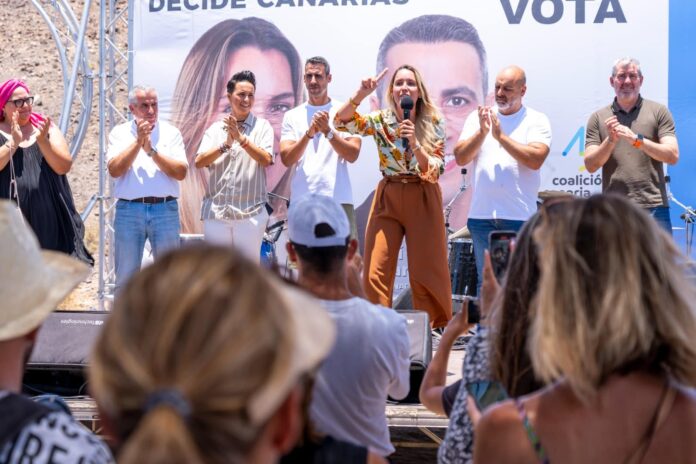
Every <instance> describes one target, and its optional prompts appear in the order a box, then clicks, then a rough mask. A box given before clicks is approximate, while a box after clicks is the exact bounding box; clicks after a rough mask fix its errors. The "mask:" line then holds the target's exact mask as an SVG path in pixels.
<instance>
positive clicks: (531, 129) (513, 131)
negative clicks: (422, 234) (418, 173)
mask: <svg viewBox="0 0 696 464" xmlns="http://www.w3.org/2000/svg"><path fill="white" fill-rule="evenodd" d="M526 92H527V77H526V75H525V72H524V70H522V68H520V67H518V66H508V67H507V68H505V69H503V70H502V71H500V73H498V76H497V77H496V80H495V103H496V107H493V108H491V107H488V106H479V107H478V112H476V113H473V112H472V113H471V114H470V115H469V117H468V118H467V119H466V122H465V123H464V128H463V129H462V134H461V136H460V138H459V142H457V145H456V146H455V148H454V156H455V159H456V161H457V164H459V165H461V166H463V165H465V164H468V163H469V162H471V161H472V160H473V161H475V168H474V193H473V197H472V200H471V209H470V210H469V220H468V221H467V227H468V228H469V231H470V232H471V238H472V240H473V242H474V255H475V257H476V270H477V273H478V282H479V287H480V286H481V281H482V270H483V256H484V250H486V249H487V248H488V235H489V234H490V232H492V231H495V230H512V231H518V230H519V229H520V228H521V227H522V224H523V223H524V221H526V220H527V219H529V217H530V216H531V215H532V214H534V212H535V211H536V209H537V206H536V203H537V196H538V194H539V185H540V183H541V176H540V174H539V170H540V169H541V166H542V164H543V163H544V160H546V157H547V156H548V154H549V150H550V148H551V124H550V123H549V119H548V118H547V117H546V115H544V114H542V113H540V112H538V111H535V110H533V109H531V108H528V107H526V106H524V105H523V104H522V97H523V96H524V94H525V93H526Z"/></svg>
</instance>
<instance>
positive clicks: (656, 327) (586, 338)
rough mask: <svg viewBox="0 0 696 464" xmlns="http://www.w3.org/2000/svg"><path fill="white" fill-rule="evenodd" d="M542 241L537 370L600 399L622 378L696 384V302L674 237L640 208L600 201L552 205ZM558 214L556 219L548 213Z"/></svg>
mask: <svg viewBox="0 0 696 464" xmlns="http://www.w3.org/2000/svg"><path fill="white" fill-rule="evenodd" d="M554 207H555V208H561V209H562V210H561V211H558V212H555V214H554V215H553V216H554V217H553V218H552V217H551V216H550V215H549V214H545V213H543V212H542V224H541V226H540V227H539V228H538V229H537V231H536V232H535V233H534V240H535V242H536V244H537V247H538V248H539V254H540V269H541V281H540V286H539V293H538V296H537V313H536V317H535V319H534V322H533V324H532V332H531V335H530V337H531V344H530V352H531V358H532V363H533V365H534V370H535V371H536V372H537V374H539V375H540V376H541V378H542V379H543V380H545V381H547V382H549V381H552V380H554V379H556V378H560V377H563V378H564V379H565V380H566V381H567V382H568V384H569V385H570V387H571V388H572V389H573V390H574V391H575V392H576V394H577V395H578V396H579V397H580V398H583V399H585V400H589V399H591V398H592V397H593V396H594V394H595V393H596V392H597V390H598V388H600V387H601V386H602V385H603V384H604V382H605V381H606V380H607V379H608V378H609V377H610V376H612V375H614V374H624V373H628V372H632V371H644V372H652V373H655V374H658V375H669V376H671V377H672V378H674V379H676V380H677V381H679V382H682V383H684V384H686V385H695V384H696V345H694V342H693V341H694V340H695V339H696V294H695V292H694V289H693V287H691V285H690V284H689V283H688V282H687V280H686V269H685V267H686V259H685V258H684V257H683V256H682V255H681V254H680V252H679V251H678V250H677V248H676V246H675V244H674V242H673V240H672V238H671V237H670V236H668V235H667V234H666V233H665V232H664V231H662V230H661V229H660V228H659V227H658V226H657V224H656V223H655V221H654V220H653V219H652V218H650V216H649V215H648V214H646V213H645V212H644V211H642V210H641V209H640V208H638V207H637V206H635V205H634V204H633V203H632V202H631V201H630V200H628V199H626V198H624V197H619V196H612V195H606V196H605V195H596V196H593V197H590V198H588V199H575V200H573V201H571V202H563V203H559V204H557V205H552V206H551V207H550V208H554ZM547 213H548V212H547Z"/></svg>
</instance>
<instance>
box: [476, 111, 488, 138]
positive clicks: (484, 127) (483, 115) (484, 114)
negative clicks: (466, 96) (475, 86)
mask: <svg viewBox="0 0 696 464" xmlns="http://www.w3.org/2000/svg"><path fill="white" fill-rule="evenodd" d="M478 117H479V126H480V127H481V133H483V134H484V135H487V134H488V132H490V130H491V108H490V107H489V106H479V107H478Z"/></svg>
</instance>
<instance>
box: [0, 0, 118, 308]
mask: <svg viewBox="0 0 696 464" xmlns="http://www.w3.org/2000/svg"><path fill="white" fill-rule="evenodd" d="M39 3H40V4H42V5H43V7H44V9H45V11H46V12H47V13H49V14H55V12H56V10H55V9H54V8H53V7H52V6H51V5H52V4H54V3H55V4H60V3H61V2H58V1H56V0H40V1H39ZM67 3H68V4H69V5H70V6H71V7H72V11H73V13H74V15H75V17H76V18H77V21H78V22H79V21H80V19H81V17H82V10H83V6H84V1H83V0H68V2H67ZM123 4H124V5H125V4H126V1H125V0H124V1H123ZM0 6H1V7H0V24H2V29H3V39H4V40H3V52H2V60H1V61H0V81H5V80H6V79H9V78H19V79H22V80H24V81H25V82H26V83H27V84H28V85H29V88H30V89H31V91H32V93H33V94H35V95H36V96H37V99H36V102H35V104H34V106H35V111H37V112H40V113H43V114H45V115H48V116H50V117H51V118H52V119H53V120H54V121H55V122H56V123H57V121H58V118H59V117H60V114H61V110H62V104H63V98H64V93H65V92H67V89H66V88H65V86H64V84H63V78H64V77H63V73H62V70H61V65H60V58H59V53H58V48H57V46H56V43H55V41H54V39H53V37H52V35H51V32H50V29H49V28H48V26H47V24H46V22H45V21H44V19H43V18H42V16H41V15H40V14H39V11H38V10H37V8H36V7H35V6H34V5H33V4H32V2H31V1H30V0H0ZM56 24H60V25H61V27H59V30H61V31H62V32H63V33H65V32H66V31H67V28H65V27H64V26H62V23H60V22H56ZM98 25H99V4H98V2H92V4H91V9H90V16H89V31H88V34H87V36H86V38H85V45H86V46H87V49H88V53H89V63H90V68H91V69H92V71H93V73H94V80H93V83H92V85H93V90H94V94H93V95H94V97H93V103H92V113H91V118H90V123H89V128H88V131H87V134H86V136H85V139H84V141H83V144H82V148H81V150H80V152H79V153H78V155H77V158H76V159H75V161H74V163H73V167H72V170H71V171H70V173H69V174H68V178H69V180H70V185H71V188H72V191H73V196H74V198H75V204H76V206H77V209H78V211H80V212H82V211H83V210H84V208H85V207H86V206H87V204H88V203H89V200H90V198H92V196H94V195H97V194H98V191H99V156H98V153H99V130H98V129H99V119H98V111H97V110H98V108H97V104H98V90H99V89H98V77H99V76H98V71H99V34H98V30H99V29H98ZM119 33H120V35H119V37H120V39H121V45H122V46H123V48H124V49H125V48H126V44H125V37H126V35H125V34H124V33H123V31H119ZM75 39H76V38H75ZM73 53H74V47H70V48H68V54H69V55H70V56H72V54H73ZM79 90H80V89H78V93H79ZM119 90H120V91H122V93H123V94H124V95H125V92H126V89H125V88H121V89H119ZM123 101H124V102H125V97H124V98H123ZM77 117H78V113H77V112H75V113H73V115H72V117H71V127H72V129H69V130H68V133H67V134H66V135H67V138H68V140H70V139H71V136H72V133H73V131H74V128H75V126H76V123H77ZM85 225H86V230H87V232H86V243H87V247H88V248H89V249H90V251H91V252H92V254H93V255H94V257H95V259H98V246H99V217H98V208H95V209H94V210H93V211H92V213H91V214H90V216H89V217H88V219H87V221H86V224H85ZM97 270H98V263H97V264H96V265H95V267H94V270H93V272H92V274H91V275H90V276H89V278H88V279H87V280H86V281H85V282H84V283H83V284H81V285H80V286H79V287H78V288H77V289H76V290H75V291H74V292H73V293H72V294H71V295H70V296H69V297H68V298H67V299H66V301H64V302H63V303H62V304H61V308H62V309H90V308H93V309H96V308H97V306H98V299H97V293H98V280H99V276H98V272H97Z"/></svg>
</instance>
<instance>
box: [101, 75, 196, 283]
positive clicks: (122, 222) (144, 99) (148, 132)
mask: <svg viewBox="0 0 696 464" xmlns="http://www.w3.org/2000/svg"><path fill="white" fill-rule="evenodd" d="M128 108H129V109H130V112H131V114H132V115H133V120H132V121H129V122H125V123H123V124H119V125H118V126H116V127H114V128H113V130H112V131H111V133H110V134H109V148H108V151H107V154H106V157H107V168H108V169H109V174H111V177H113V178H114V190H113V196H114V198H116V199H117V200H118V201H117V202H116V213H115V217H114V258H115V259H114V262H115V266H116V290H118V289H119V288H120V287H121V286H122V285H123V284H124V283H125V282H126V281H127V280H128V278H129V277H130V276H131V274H133V273H134V272H135V271H137V270H138V269H140V263H141V262H142V258H143V249H144V247H145V240H146V239H147V240H148V241H149V242H150V246H151V247H152V253H153V255H154V257H155V259H157V257H158V256H160V255H161V254H163V253H164V252H165V251H167V250H169V249H171V248H175V247H177V246H179V230H180V225H179V204H178V202H177V198H178V197H179V182H178V181H180V180H182V179H183V178H184V177H186V170H187V169H188V162H187V161H186V151H185V150H184V142H183V139H182V137H181V133H180V132H179V130H178V129H177V128H176V127H174V126H172V125H171V124H168V123H166V122H164V121H160V120H158V118H157V116H158V107H157V91H156V90H155V89H154V88H152V87H145V86H135V87H133V89H131V91H130V92H129V94H128Z"/></svg>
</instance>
